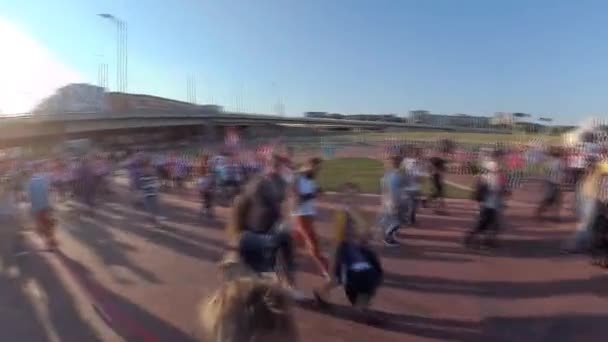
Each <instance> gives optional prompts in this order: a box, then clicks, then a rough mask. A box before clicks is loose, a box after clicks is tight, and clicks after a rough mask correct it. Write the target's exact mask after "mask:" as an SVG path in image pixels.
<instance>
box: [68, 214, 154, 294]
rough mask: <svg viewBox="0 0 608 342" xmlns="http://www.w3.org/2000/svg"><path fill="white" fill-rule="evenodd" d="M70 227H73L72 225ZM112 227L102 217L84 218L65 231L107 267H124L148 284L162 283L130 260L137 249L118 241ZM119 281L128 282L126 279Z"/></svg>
mask: <svg viewBox="0 0 608 342" xmlns="http://www.w3.org/2000/svg"><path fill="white" fill-rule="evenodd" d="M70 225H72V226H73V224H72V223H70ZM102 225H103V226H102ZM110 226H111V225H110V224H105V222H104V221H103V220H102V218H101V217H100V216H97V217H95V218H92V217H88V218H83V219H81V220H80V221H79V225H78V226H76V227H72V228H71V229H64V231H65V232H66V233H67V234H69V235H71V236H72V237H73V238H75V239H76V240H77V241H79V242H80V243H82V244H84V245H85V246H87V247H88V249H89V250H90V251H92V252H93V253H95V254H96V255H97V256H98V257H99V258H100V259H101V261H102V262H103V263H104V264H105V265H107V266H120V267H124V268H126V269H128V270H129V271H131V272H132V273H133V274H135V275H136V276H138V277H140V278H141V279H143V280H145V281H147V282H150V283H156V284H158V283H160V282H161V281H160V279H159V278H158V277H157V276H156V275H155V274H154V273H152V272H150V271H148V270H146V269H144V268H143V267H141V266H139V265H137V264H135V263H133V262H132V261H131V260H129V257H128V256H127V253H128V252H134V251H135V250H136V249H135V247H133V246H132V245H130V244H128V243H126V242H123V241H120V240H118V239H117V238H116V237H115V236H114V234H113V233H112V232H111V229H110ZM118 280H119V281H121V282H123V283H125V282H126V280H124V279H118Z"/></svg>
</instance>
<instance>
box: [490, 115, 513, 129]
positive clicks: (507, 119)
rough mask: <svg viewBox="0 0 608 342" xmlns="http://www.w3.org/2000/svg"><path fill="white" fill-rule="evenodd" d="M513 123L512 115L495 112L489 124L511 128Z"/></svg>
mask: <svg viewBox="0 0 608 342" xmlns="http://www.w3.org/2000/svg"><path fill="white" fill-rule="evenodd" d="M514 122H515V116H514V115H513V113H505V112H496V113H494V116H493V117H492V119H491V120H490V123H491V124H492V125H495V126H512V125H513V123H514Z"/></svg>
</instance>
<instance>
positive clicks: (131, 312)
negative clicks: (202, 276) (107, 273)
mask: <svg viewBox="0 0 608 342" xmlns="http://www.w3.org/2000/svg"><path fill="white" fill-rule="evenodd" d="M58 257H59V259H60V260H61V262H62V263H63V264H64V265H65V266H66V268H67V269H68V270H69V271H70V273H71V274H72V276H74V278H76V279H77V281H78V282H79V285H80V286H82V287H83V288H84V289H86V290H87V292H88V293H89V294H90V295H91V296H92V297H93V301H94V304H95V308H96V310H97V312H98V314H99V315H100V317H101V318H102V319H104V321H105V322H106V324H108V325H109V326H110V327H111V328H112V329H113V330H114V331H115V332H116V333H117V334H118V335H120V336H121V337H122V338H123V339H125V340H126V341H176V342H181V341H184V342H195V341H199V339H197V338H195V336H192V335H190V334H187V333H185V332H183V331H182V330H180V329H178V328H176V327H174V326H173V325H171V324H170V323H169V322H166V321H164V320H162V319H161V318H159V317H156V316H155V315H153V314H152V313H150V312H148V311H147V310H145V309H144V308H142V307H140V306H139V305H137V304H135V303H133V302H131V301H129V300H128V299H127V298H125V297H123V296H121V295H120V294H117V293H115V292H112V291H110V290H109V289H107V288H105V287H104V286H103V285H101V284H99V283H98V282H96V281H95V280H94V279H93V277H92V276H91V272H90V271H89V270H88V269H87V268H86V267H85V266H84V265H82V264H80V263H79V262H77V261H76V260H74V259H72V258H70V257H69V256H67V255H65V254H63V253H58ZM192 314H193V315H194V314H195V308H192ZM81 341H85V340H81Z"/></svg>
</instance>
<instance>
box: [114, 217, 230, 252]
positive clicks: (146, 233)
mask: <svg viewBox="0 0 608 342" xmlns="http://www.w3.org/2000/svg"><path fill="white" fill-rule="evenodd" d="M133 216H135V219H134V218H133ZM169 218H170V219H171V220H170V221H172V220H173V217H169ZM130 220H131V223H130V224H128V225H125V224H124V223H123V224H122V225H121V227H124V230H125V231H128V232H130V233H132V234H135V235H137V236H139V237H140V238H143V239H145V240H147V241H148V242H151V243H154V244H156V245H158V246H163V247H165V248H168V249H170V250H172V251H174V252H176V253H178V254H183V255H187V256H190V257H193V258H197V259H200V260H206V261H210V262H217V261H219V260H220V259H221V257H222V254H223V249H224V247H225V242H224V241H222V240H217V239H212V238H209V237H205V236H203V234H192V233H188V232H186V231H185V230H183V229H179V228H175V227H173V226H172V225H171V222H169V221H167V222H165V223H162V224H159V225H157V224H152V223H150V221H149V218H147V217H146V216H145V214H143V213H135V214H131V218H130Z"/></svg>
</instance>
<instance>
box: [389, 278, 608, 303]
mask: <svg viewBox="0 0 608 342" xmlns="http://www.w3.org/2000/svg"><path fill="white" fill-rule="evenodd" d="M607 281H608V275H601V276H595V277H591V278H579V279H566V280H549V281H525V282H524V281H522V282H510V281H474V280H452V279H446V278H439V277H425V276H412V275H399V274H395V273H390V272H387V273H385V275H384V283H383V286H388V287H392V288H398V289H403V290H408V291H414V292H424V293H441V294H461V295H469V296H475V297H489V298H502V299H532V298H549V297H555V296H567V295H575V294H584V293H588V294H594V295H596V296H602V297H605V296H608V287H606V286H605V284H606V282H607Z"/></svg>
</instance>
